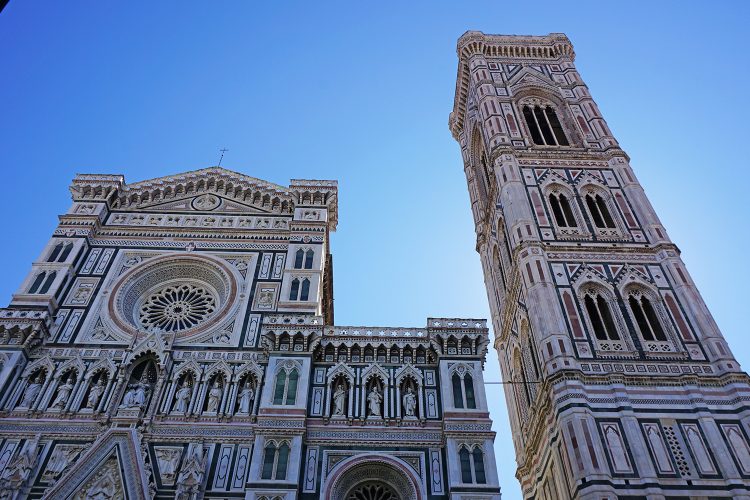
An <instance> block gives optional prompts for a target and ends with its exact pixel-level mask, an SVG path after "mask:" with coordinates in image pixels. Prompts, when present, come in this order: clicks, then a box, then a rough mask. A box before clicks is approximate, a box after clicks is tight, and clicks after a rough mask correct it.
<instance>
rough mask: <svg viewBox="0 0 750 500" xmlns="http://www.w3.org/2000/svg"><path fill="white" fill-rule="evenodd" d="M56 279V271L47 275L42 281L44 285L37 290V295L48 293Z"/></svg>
mask: <svg viewBox="0 0 750 500" xmlns="http://www.w3.org/2000/svg"><path fill="white" fill-rule="evenodd" d="M56 277H57V271H52V272H50V273H47V278H46V279H45V280H44V284H43V285H42V287H41V288H40V289H39V293H47V292H49V289H50V287H52V283H54V281H55V278H56Z"/></svg>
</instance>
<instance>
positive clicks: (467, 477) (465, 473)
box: [458, 446, 474, 483]
mask: <svg viewBox="0 0 750 500" xmlns="http://www.w3.org/2000/svg"><path fill="white" fill-rule="evenodd" d="M458 456H459V458H460V460H461V482H462V483H473V482H474V480H473V478H472V476H471V454H470V453H469V450H467V449H466V447H464V446H462V447H461V451H459V452H458Z"/></svg>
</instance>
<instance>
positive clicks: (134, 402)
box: [120, 372, 149, 408]
mask: <svg viewBox="0 0 750 500" xmlns="http://www.w3.org/2000/svg"><path fill="white" fill-rule="evenodd" d="M147 380H148V378H147V375H146V373H145V372H144V373H143V376H142V377H141V380H139V381H138V382H137V383H135V384H132V385H129V386H128V392H126V393H125V397H124V398H122V404H121V405H120V408H142V407H143V405H145V404H146V392H147V391H148V389H149V385H148V382H147Z"/></svg>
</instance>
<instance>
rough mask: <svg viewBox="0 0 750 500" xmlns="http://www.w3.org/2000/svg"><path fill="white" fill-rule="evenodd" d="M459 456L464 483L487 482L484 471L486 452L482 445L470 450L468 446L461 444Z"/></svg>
mask: <svg viewBox="0 0 750 500" xmlns="http://www.w3.org/2000/svg"><path fill="white" fill-rule="evenodd" d="M458 457H459V461H460V462H461V482H462V483H467V484H470V483H476V484H486V483H487V476H486V474H485V471H484V453H483V452H482V448H481V447H479V446H475V447H474V449H473V450H472V451H469V448H468V446H466V445H461V449H460V450H459V452H458Z"/></svg>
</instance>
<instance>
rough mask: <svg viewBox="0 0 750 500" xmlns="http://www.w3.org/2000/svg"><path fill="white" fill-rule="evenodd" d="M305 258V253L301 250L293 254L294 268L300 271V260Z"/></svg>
mask: <svg viewBox="0 0 750 500" xmlns="http://www.w3.org/2000/svg"><path fill="white" fill-rule="evenodd" d="M304 258H305V251H304V250H302V249H301V248H300V249H299V250H297V253H296V254H294V268H295V269H302V260H303V259H304Z"/></svg>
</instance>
